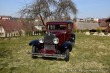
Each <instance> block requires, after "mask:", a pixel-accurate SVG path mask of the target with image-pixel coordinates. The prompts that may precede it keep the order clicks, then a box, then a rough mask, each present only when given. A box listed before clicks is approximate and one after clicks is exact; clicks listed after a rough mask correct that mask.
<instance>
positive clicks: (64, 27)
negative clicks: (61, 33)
mask: <svg viewBox="0 0 110 73" xmlns="http://www.w3.org/2000/svg"><path fill="white" fill-rule="evenodd" d="M48 29H49V30H66V25H48Z"/></svg>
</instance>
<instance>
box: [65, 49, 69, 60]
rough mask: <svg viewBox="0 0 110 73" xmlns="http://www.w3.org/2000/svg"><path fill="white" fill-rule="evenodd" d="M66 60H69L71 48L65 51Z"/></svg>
mask: <svg viewBox="0 0 110 73" xmlns="http://www.w3.org/2000/svg"><path fill="white" fill-rule="evenodd" d="M65 61H66V62H67V61H69V49H67V50H66V51H65Z"/></svg>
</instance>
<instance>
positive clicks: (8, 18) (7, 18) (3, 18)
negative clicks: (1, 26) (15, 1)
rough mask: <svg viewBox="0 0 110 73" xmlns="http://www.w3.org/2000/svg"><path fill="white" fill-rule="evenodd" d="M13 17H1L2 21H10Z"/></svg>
mask: <svg viewBox="0 0 110 73" xmlns="http://www.w3.org/2000/svg"><path fill="white" fill-rule="evenodd" d="M11 18H12V17H11V16H0V20H10V19H11Z"/></svg>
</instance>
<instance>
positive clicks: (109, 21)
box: [106, 18, 110, 33]
mask: <svg viewBox="0 0 110 73" xmlns="http://www.w3.org/2000/svg"><path fill="white" fill-rule="evenodd" d="M106 23H107V28H106V31H107V32H109V33H110V18H108V19H106Z"/></svg>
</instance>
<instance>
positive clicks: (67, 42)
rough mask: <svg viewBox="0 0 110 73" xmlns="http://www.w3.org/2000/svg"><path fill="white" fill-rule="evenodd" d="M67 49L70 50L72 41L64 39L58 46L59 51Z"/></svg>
mask: <svg viewBox="0 0 110 73" xmlns="http://www.w3.org/2000/svg"><path fill="white" fill-rule="evenodd" d="M67 49H69V51H71V50H72V43H71V42H70V41H66V42H65V43H63V44H62V45H61V46H60V51H61V52H65V51H66V50H67Z"/></svg>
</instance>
